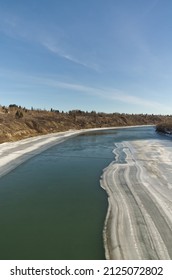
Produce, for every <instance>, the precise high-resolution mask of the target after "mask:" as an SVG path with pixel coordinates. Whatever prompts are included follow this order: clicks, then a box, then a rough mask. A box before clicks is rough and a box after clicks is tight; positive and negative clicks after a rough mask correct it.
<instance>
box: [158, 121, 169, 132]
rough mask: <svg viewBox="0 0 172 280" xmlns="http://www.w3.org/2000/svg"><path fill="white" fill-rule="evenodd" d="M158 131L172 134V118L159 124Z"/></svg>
mask: <svg viewBox="0 0 172 280" xmlns="http://www.w3.org/2000/svg"><path fill="white" fill-rule="evenodd" d="M156 131H157V132H160V133H165V134H172V120H168V121H166V122H162V123H159V124H157V126H156Z"/></svg>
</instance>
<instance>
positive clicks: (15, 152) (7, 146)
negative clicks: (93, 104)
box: [0, 126, 139, 177]
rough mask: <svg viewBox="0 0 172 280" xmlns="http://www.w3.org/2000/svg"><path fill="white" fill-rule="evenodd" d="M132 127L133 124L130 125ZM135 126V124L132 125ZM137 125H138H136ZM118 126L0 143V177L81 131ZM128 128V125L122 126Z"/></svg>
mask: <svg viewBox="0 0 172 280" xmlns="http://www.w3.org/2000/svg"><path fill="white" fill-rule="evenodd" d="M130 127H133V126H130ZM134 127H137V126H134ZM138 127H139V126H138ZM119 128H120V127H111V128H109V127H106V128H91V129H81V130H69V131H65V132H58V133H50V134H46V135H41V136H34V137H29V138H26V139H23V140H19V141H15V142H5V143H2V144H0V156H1V161H0V177H1V176H3V175H5V174H7V173H8V172H10V171H11V170H12V169H14V168H16V167H17V166H18V165H20V164H21V163H23V162H24V161H26V160H27V159H29V158H31V157H33V156H35V155H37V154H39V153H41V152H43V151H44V150H46V149H48V148H50V147H52V146H54V145H56V144H58V143H61V142H63V141H65V140H67V139H68V138H69V137H74V136H77V135H79V134H82V133H87V132H91V131H101V130H108V129H112V130H113V129H119ZM123 128H124V129H125V128H129V126H126V127H123Z"/></svg>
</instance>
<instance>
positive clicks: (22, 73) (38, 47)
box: [0, 0, 172, 115]
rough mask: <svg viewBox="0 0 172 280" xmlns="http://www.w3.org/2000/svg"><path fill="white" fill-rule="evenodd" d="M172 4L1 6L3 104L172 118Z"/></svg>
mask: <svg viewBox="0 0 172 280" xmlns="http://www.w3.org/2000/svg"><path fill="white" fill-rule="evenodd" d="M171 12H172V1H171V0H29V1H28V0H15V1H14V0H0V104H1V105H5V106H8V105H9V104H17V105H21V106H23V107H27V108H30V107H34V108H40V109H47V110H49V109H51V108H53V109H57V110H60V111H61V110H63V111H69V110H76V109H80V110H83V111H92V110H94V111H96V112H106V113H113V112H119V113H136V114H137V113H143V114H146V113H147V114H162V115H163V114H172V106H171V104H172V16H171Z"/></svg>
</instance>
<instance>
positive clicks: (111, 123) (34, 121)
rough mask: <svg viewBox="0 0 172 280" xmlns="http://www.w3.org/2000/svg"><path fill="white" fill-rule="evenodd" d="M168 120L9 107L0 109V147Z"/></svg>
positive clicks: (13, 105) (140, 115) (115, 114)
mask: <svg viewBox="0 0 172 280" xmlns="http://www.w3.org/2000/svg"><path fill="white" fill-rule="evenodd" d="M170 120H171V116H161V115H153V114H151V115H148V114H125V113H103V112H98V113H97V112H95V111H92V112H84V111H81V110H72V111H69V112H63V111H62V112H59V111H58V110H55V109H53V108H52V109H51V110H50V111H46V110H41V109H34V108H32V109H31V110H30V109H26V108H22V107H21V106H17V105H15V104H11V105H9V106H8V107H5V106H0V143H4V142H9V141H17V140H21V139H25V138H28V137H34V136H40V135H45V134H49V133H57V132H65V131H68V130H70V129H72V130H80V129H90V128H97V127H99V128H105V127H109V128H110V127H125V126H135V125H156V124H158V123H161V122H164V121H170Z"/></svg>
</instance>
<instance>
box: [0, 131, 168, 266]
mask: <svg viewBox="0 0 172 280" xmlns="http://www.w3.org/2000/svg"><path fill="white" fill-rule="evenodd" d="M154 130H155V128H154V127H135V128H125V129H124V128H123V129H122V128H121V129H116V130H105V131H97V132H89V133H85V134H82V135H79V136H77V137H74V138H70V139H68V140H67V141H65V142H63V143H60V144H58V145H56V146H54V147H51V148H49V149H48V150H46V151H44V152H42V153H41V154H39V155H37V156H35V157H33V158H31V159H29V160H27V161H26V162H24V163H22V164H21V165H20V166H18V167H17V168H15V169H14V170H12V171H11V172H10V173H8V174H7V175H5V176H3V177H2V178H0V224H1V227H0V228H1V230H0V259H40V260H41V259H47V260H48V259H69V260H70V259H73V260H75V259H81V260H82V259H88V260H89V259H97V260H98V259H104V258H105V254H104V247H103V238H102V232H103V225H104V220H105V217H106V212H107V206H108V205H107V194H106V192H105V191H104V190H103V189H102V188H101V187H100V182H99V180H100V177H101V175H102V172H103V169H104V168H105V167H107V166H108V165H109V164H110V162H111V161H112V160H114V154H113V153H112V151H113V149H114V148H115V143H116V142H121V141H124V140H127V141H132V140H136V139H150V138H161V137H162V138H163V137H164V136H159V135H157V134H156V133H155V132H154Z"/></svg>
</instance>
